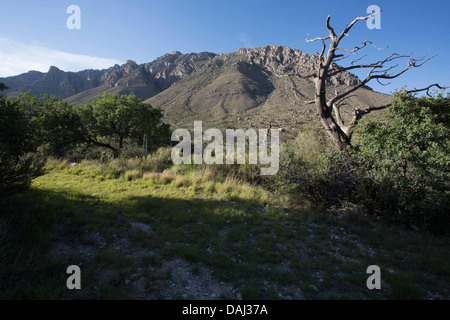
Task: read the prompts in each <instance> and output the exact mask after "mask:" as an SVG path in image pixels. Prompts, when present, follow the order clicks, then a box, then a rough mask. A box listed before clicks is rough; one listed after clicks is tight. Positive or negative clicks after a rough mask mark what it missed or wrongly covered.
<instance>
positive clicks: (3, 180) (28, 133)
mask: <svg viewBox="0 0 450 320" xmlns="http://www.w3.org/2000/svg"><path fill="white" fill-rule="evenodd" d="M32 140H33V130H32V128H31V124H30V122H29V121H28V119H27V117H26V116H25V114H24V113H23V112H22V111H21V110H20V108H19V105H18V103H17V102H16V101H13V100H11V99H8V98H6V97H5V96H0V196H1V195H5V194H8V193H13V192H15V191H19V190H22V189H25V188H27V187H28V186H29V185H30V183H31V180H32V179H33V178H35V177H37V176H39V175H41V174H42V173H43V170H42V167H43V161H41V160H39V159H38V157H37V156H36V155H35V154H33V153H32V152H33V151H35V147H34V145H33V142H32Z"/></svg>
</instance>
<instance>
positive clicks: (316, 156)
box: [270, 130, 364, 206]
mask: <svg viewBox="0 0 450 320" xmlns="http://www.w3.org/2000/svg"><path fill="white" fill-rule="evenodd" d="M363 179H364V178H363V176H362V175H361V174H360V172H359V171H358V168H357V167H355V166H354V164H353V161H352V159H351V157H350V156H349V155H348V154H344V153H341V152H338V151H335V150H334V146H333V145H331V144H329V142H328V140H327V139H326V137H325V136H324V135H323V134H322V133H321V131H315V130H310V131H305V132H302V133H300V134H299V135H298V137H297V138H296V139H295V140H294V141H292V142H290V143H288V144H286V145H285V146H284V147H283V149H282V152H281V154H280V170H279V172H278V174H277V175H276V176H275V177H273V178H271V183H270V187H271V188H272V189H273V190H274V191H277V192H280V193H287V194H289V195H291V198H292V201H296V202H298V203H301V204H305V203H308V204H311V205H314V206H329V205H340V204H341V203H342V202H344V201H354V200H355V197H356V196H357V193H358V192H360V189H361V186H362V185H363V183H362V180H363Z"/></svg>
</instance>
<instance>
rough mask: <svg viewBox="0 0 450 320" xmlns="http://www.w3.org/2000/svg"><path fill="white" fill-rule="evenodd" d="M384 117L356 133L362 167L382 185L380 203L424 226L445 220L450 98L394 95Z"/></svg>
mask: <svg viewBox="0 0 450 320" xmlns="http://www.w3.org/2000/svg"><path fill="white" fill-rule="evenodd" d="M386 116H387V120H386V121H384V122H373V121H366V122H363V123H361V125H360V126H359V128H358V131H357V132H358V134H359V139H360V144H361V145H360V152H359V155H358V156H359V157H360V160H361V163H362V165H363V166H364V167H365V168H367V169H369V173H370V175H371V177H372V178H373V179H374V181H375V183H377V184H378V185H380V186H381V188H380V190H381V193H380V194H381V198H379V199H378V200H379V201H381V202H384V204H385V205H387V206H390V207H391V208H392V209H395V210H396V211H398V212H399V213H405V214H412V215H414V216H416V217H420V219H424V220H425V221H428V220H431V219H441V218H443V217H444V216H443V215H444V214H445V215H446V216H447V215H448V208H449V200H448V199H449V189H448V181H449V169H450V140H449V137H450V98H449V97H448V96H447V97H444V96H443V95H442V94H439V95H437V96H435V97H415V96H413V95H411V94H407V93H406V91H401V92H397V93H396V94H395V95H394V99H393V103H392V106H391V107H390V108H388V109H387V113H386ZM446 219H448V218H446Z"/></svg>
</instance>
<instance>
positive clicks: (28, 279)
mask: <svg viewBox="0 0 450 320" xmlns="http://www.w3.org/2000/svg"><path fill="white" fill-rule="evenodd" d="M135 161H136V160H135ZM119 162H120V161H119V160H117V161H116V160H114V161H113V162H112V163H106V164H105V163H103V164H99V163H95V162H92V161H85V162H82V163H80V164H77V165H75V166H71V165H70V164H68V163H66V162H61V161H56V160H49V162H48V163H47V171H48V172H47V174H46V175H44V176H41V177H39V178H37V179H35V180H34V182H33V185H32V188H31V189H30V190H28V191H27V192H24V193H22V194H16V195H14V196H12V197H9V198H8V199H4V200H2V206H1V208H0V231H2V232H1V233H0V240H1V242H0V259H1V260H0V262H1V264H2V267H1V268H0V279H2V280H0V286H1V288H2V290H0V292H1V293H0V298H18V299H79V298H81V299H126V298H135V297H138V298H142V295H140V296H139V295H138V294H137V293H136V292H133V290H134V289H133V288H134V287H133V286H131V285H129V283H134V282H133V281H135V280H136V279H134V278H133V277H132V276H133V275H134V276H136V277H138V278H139V277H141V276H142V275H144V277H145V279H146V281H147V285H146V289H145V290H146V292H147V294H148V296H149V297H160V296H159V295H158V294H159V292H161V290H163V289H164V288H166V287H168V286H169V284H168V283H170V281H175V279H176V275H175V274H176V272H175V271H176V269H174V268H173V266H172V265H171V263H173V261H177V259H181V260H182V261H185V263H187V264H188V265H189V267H188V269H187V272H191V273H192V274H193V275H194V276H196V277H201V274H202V271H201V270H210V271H211V274H212V277H214V278H215V279H218V281H221V282H223V283H227V284H229V285H231V286H233V287H235V288H237V289H238V290H237V292H239V293H240V294H241V296H242V298H244V299H271V298H278V297H279V295H278V294H280V295H281V296H282V297H285V296H288V295H290V294H293V293H291V291H292V292H295V291H296V289H298V290H299V291H302V292H303V295H298V294H297V295H294V296H293V298H313V299H316V298H322V299H326V298H327V297H333V298H337V299H339V298H350V299H352V298H357V299H359V298H366V299H372V298H381V299H421V298H427V294H428V293H432V294H433V295H436V294H438V295H436V296H440V297H442V298H447V299H448V298H449V297H450V292H449V291H448V290H449V289H448V288H449V287H450V286H449V284H450V254H449V247H448V242H447V239H442V238H436V237H434V236H431V235H425V234H422V235H420V234H417V233H411V232H409V231H406V230H402V229H399V228H397V227H396V228H394V227H387V226H384V225H380V224H376V225H375V226H374V222H373V221H371V220H370V217H364V218H362V217H355V216H353V214H349V215H347V216H344V217H343V218H341V219H337V218H335V217H333V216H331V215H330V214H328V213H327V212H324V211H321V210H317V211H315V210H312V209H308V210H305V209H301V208H296V207H291V206H289V205H288V204H289V202H288V201H287V199H286V198H276V197H274V196H273V195H272V194H271V193H269V192H268V191H266V190H264V189H262V188H261V187H259V186H256V185H252V184H249V183H245V182H243V181H241V180H239V179H237V178H235V177H230V176H228V177H227V176H223V175H217V174H216V173H217V172H215V171H214V170H211V169H209V168H205V167H188V166H174V167H172V168H170V169H168V168H166V169H164V170H165V171H164V172H159V170H160V169H161V167H158V165H157V164H155V163H153V164H152V165H149V167H147V168H145V171H144V170H142V169H140V168H139V165H138V164H136V163H132V162H131V161H122V163H119ZM149 163H150V162H149ZM150 169H151V170H152V171H146V170H150ZM71 264H81V266H80V267H81V268H82V270H84V271H83V281H82V283H83V285H84V290H80V292H71V291H69V290H67V289H66V288H65V279H66V278H65V268H66V267H67V266H68V265H71ZM371 264H379V265H380V267H381V268H382V277H383V280H384V282H383V284H384V288H383V289H382V290H380V291H379V292H376V293H374V292H370V291H369V290H368V289H367V288H366V287H365V280H366V279H367V277H368V275H367V274H366V273H365V271H366V268H367V266H368V265H371ZM388 270H395V272H391V271H388ZM145 275H146V276H145ZM320 280H321V281H320ZM311 285H313V287H312V286H311ZM311 288H317V289H318V291H316V290H312V289H311ZM177 296H179V292H174V293H173V295H172V298H176V297H177ZM236 297H237V296H236ZM236 297H235V298H236Z"/></svg>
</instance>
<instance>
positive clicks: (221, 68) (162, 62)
mask: <svg viewBox="0 0 450 320" xmlns="http://www.w3.org/2000/svg"><path fill="white" fill-rule="evenodd" d="M317 58H318V57H317V55H308V54H306V53H304V52H302V51H300V50H297V49H291V48H288V47H282V46H265V47H261V48H253V49H239V50H238V51H236V52H232V53H227V54H214V53H209V52H202V53H191V54H182V53H180V52H178V51H174V52H172V53H170V54H165V55H164V56H162V57H159V58H157V59H156V60H154V61H152V62H149V63H144V64H137V63H135V62H134V61H131V60H129V61H127V62H126V63H125V64H124V65H122V66H119V65H115V66H113V67H111V68H109V69H104V70H84V71H79V72H64V71H61V70H59V69H58V68H56V67H53V66H52V67H50V69H49V71H48V72H47V73H41V72H37V71H30V72H28V73H24V74H22V75H18V76H14V77H7V78H0V82H3V83H4V84H6V85H7V86H8V87H9V88H10V89H9V90H8V91H6V94H7V95H8V96H15V95H17V94H18V93H19V92H22V91H26V90H30V91H31V93H32V94H34V95H39V94H41V93H49V94H54V95H56V96H59V97H61V98H64V99H66V100H67V101H69V102H71V103H72V105H74V106H80V105H83V104H86V103H90V102H91V101H92V100H94V99H96V98H99V97H101V96H102V95H103V94H104V93H107V92H111V93H115V94H119V95H120V94H135V95H136V96H137V97H139V98H140V99H142V100H145V102H147V103H150V104H152V105H159V106H161V107H162V109H163V111H164V115H165V118H166V121H168V122H170V123H171V124H172V125H174V126H177V127H179V126H184V127H188V128H190V127H192V126H193V121H194V120H203V121H204V123H205V125H207V126H210V127H212V126H214V127H243V128H245V127H264V128H267V127H268V126H269V124H270V123H271V122H272V125H275V126H278V127H283V128H284V129H285V131H287V132H295V131H296V130H298V129H299V128H301V127H304V126H310V125H311V124H317V123H318V121H312V120H313V119H314V120H315V119H316V118H317V112H316V111H315V109H314V105H311V104H307V103H306V101H309V100H313V98H314V83H313V81H312V79H307V78H306V79H305V78H300V77H297V76H295V75H294V76H292V75H293V74H299V75H306V74H309V73H311V72H312V71H314V70H315V69H316V66H317ZM359 83H360V80H359V79H358V78H357V77H356V76H355V75H353V74H351V73H348V72H343V73H341V74H339V75H337V76H334V77H332V78H331V79H329V82H328V86H329V90H328V91H327V92H328V93H329V94H330V95H331V94H334V93H335V91H336V90H337V91H342V90H346V88H348V87H351V86H354V85H356V84H359ZM389 99H390V96H389V95H385V94H382V93H378V92H374V91H373V90H371V89H370V88H368V87H363V88H360V89H358V90H356V91H355V93H354V94H352V95H351V97H349V99H347V105H346V106H344V107H343V110H342V111H343V118H344V120H345V119H347V120H348V119H349V118H350V117H351V111H352V110H353V108H354V107H363V108H364V107H367V106H378V105H381V104H385V103H386V102H387V101H388V100H389Z"/></svg>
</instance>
